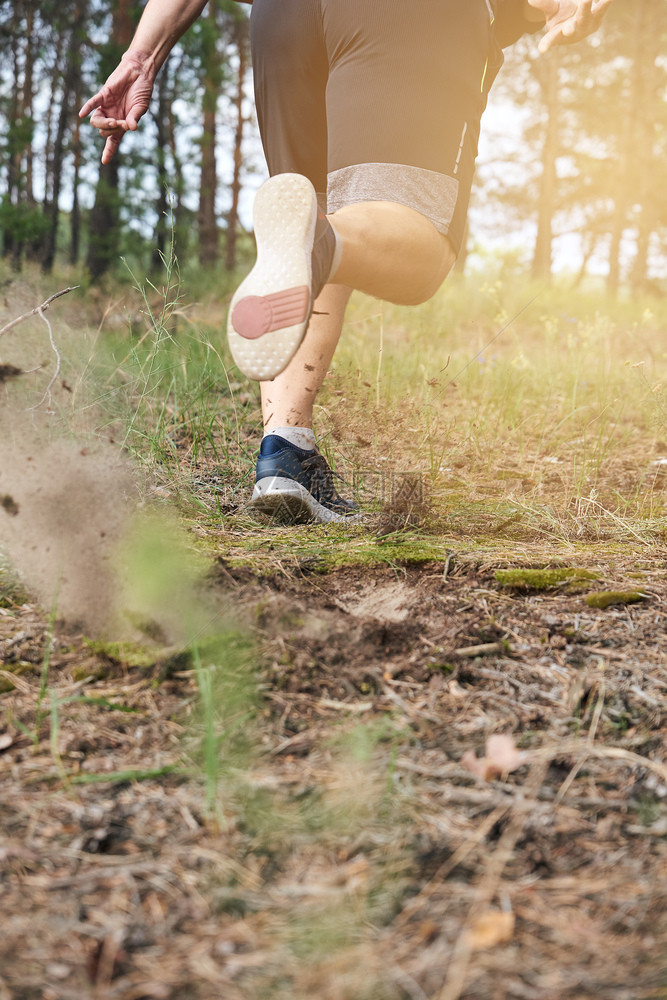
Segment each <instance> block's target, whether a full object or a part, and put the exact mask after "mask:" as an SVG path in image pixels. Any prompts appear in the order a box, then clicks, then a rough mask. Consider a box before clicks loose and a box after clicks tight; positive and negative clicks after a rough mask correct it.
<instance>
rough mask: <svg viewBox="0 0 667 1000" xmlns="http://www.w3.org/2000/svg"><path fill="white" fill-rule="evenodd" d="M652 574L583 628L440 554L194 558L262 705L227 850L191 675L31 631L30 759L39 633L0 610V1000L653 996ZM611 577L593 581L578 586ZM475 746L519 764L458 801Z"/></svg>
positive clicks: (665, 854)
mask: <svg viewBox="0 0 667 1000" xmlns="http://www.w3.org/2000/svg"><path fill="white" fill-rule="evenodd" d="M664 565H665V563H664V554H660V553H653V554H652V556H651V559H650V560H649V561H648V562H646V561H645V563H644V568H643V570H642V572H643V579H642V581H641V586H642V588H643V591H644V592H645V594H646V596H645V598H644V599H643V600H642V601H641V602H640V603H637V604H634V605H626V604H623V605H616V606H611V607H609V608H607V609H606V610H599V609H594V608H591V607H589V606H588V605H587V604H586V602H585V599H584V592H581V591H580V592H578V593H566V592H564V588H562V587H561V588H559V589H557V590H554V591H547V592H542V593H537V592H526V593H521V592H516V591H512V590H508V589H507V588H503V587H501V586H500V585H499V584H498V582H497V581H496V579H495V577H494V570H493V568H492V567H490V566H489V567H488V568H487V567H484V566H479V565H474V564H473V563H472V562H466V560H465V559H463V558H462V559H460V560H459V563H458V564H457V562H456V560H453V561H451V562H448V563H447V564H446V565H445V564H444V563H427V564H424V565H421V566H411V567H407V566H400V565H379V566H374V567H368V566H365V567H364V568H363V569H360V568H347V569H342V570H339V571H337V572H332V573H329V574H319V573H311V574H304V573H276V575H275V576H274V577H272V578H268V579H267V578H259V577H254V576H252V575H251V574H250V573H249V572H248V571H240V570H234V569H232V568H231V567H230V566H229V565H226V564H223V563H220V564H219V568H218V572H217V574H214V578H213V579H212V581H211V587H212V588H213V590H214V591H216V593H217V595H218V597H219V600H220V601H221V603H225V604H230V603H231V604H232V605H233V607H234V608H235V609H236V612H235V614H236V617H237V620H238V621H239V622H241V623H243V627H244V628H245V629H246V630H248V631H249V632H251V633H252V635H253V637H254V641H255V643H256V650H257V653H256V660H255V662H256V663H259V679H260V681H261V684H262V689H261V699H260V702H259V704H258V707H257V710H256V720H255V724H254V728H253V727H251V728H253V732H254V733H255V742H254V743H253V744H252V746H250V748H249V749H248V750H247V756H246V757H245V758H244V763H243V766H242V767H240V768H239V769H237V770H234V769H233V768H232V770H227V771H225V772H224V774H221V775H220V797H221V802H222V807H223V812H224V814H225V818H226V822H227V825H226V827H223V826H221V825H220V824H219V823H216V822H215V821H214V820H212V819H210V818H207V817H206V815H205V809H204V802H205V799H204V781H203V777H202V776H201V773H200V772H198V771H197V768H196V766H194V764H193V762H194V761H196V760H198V759H200V758H199V757H198V751H197V746H198V741H199V736H200V733H201V717H200V716H199V715H198V714H197V712H196V709H195V706H196V703H197V687H196V677H195V672H194V669H193V665H192V663H190V662H188V661H187V659H179V658H178V656H175V657H174V653H173V650H172V651H171V652H170V653H165V652H164V651H163V652H162V653H159V654H158V653H156V655H155V657H154V662H150V658H149V660H148V661H147V662H145V663H143V664H141V665H138V666H136V665H135V666H132V665H131V663H130V662H128V659H127V658H126V659H124V658H123V654H122V652H119V651H116V652H115V654H114V655H112V654H111V651H110V650H109V649H107V650H106V651H100V650H99V649H98V650H97V651H96V650H94V649H92V648H91V647H90V645H86V643H85V642H83V640H82V638H81V637H80V636H77V635H72V634H67V631H66V630H65V629H64V627H61V626H57V627H56V630H55V636H54V639H53V643H52V647H53V648H52V656H51V666H50V675H49V682H50V687H51V692H52V698H51V699H49V698H47V699H46V700H45V702H44V705H43V708H42V712H41V718H40V719H39V720H38V721H39V722H40V727H39V733H38V738H37V741H36V744H33V739H32V734H33V732H34V727H35V720H36V710H37V705H38V702H39V694H38V692H39V683H40V682H39V674H40V671H41V669H42V664H43V656H44V648H45V644H46V643H47V642H48V635H47V626H46V622H45V620H44V616H43V615H41V614H40V612H39V611H38V610H37V609H36V608H35V606H33V605H31V604H29V603H27V604H23V603H22V602H20V601H16V600H13V599H12V598H11V597H9V598H8V599H6V600H5V601H4V604H5V605H6V606H5V607H3V608H2V609H0V612H1V613H0V654H1V659H2V663H3V668H2V671H1V672H0V681H2V683H3V686H4V693H3V694H2V695H0V704H1V705H2V709H3V723H2V727H3V728H2V731H1V732H0V783H1V789H2V792H1V795H0V817H1V827H2V832H3V836H2V844H1V846H0V879H1V882H0V885H1V886H2V893H3V902H2V912H3V935H2V940H1V941H0V998H2V1000H4V998H11V1000H33V998H34V1000H37V998H41V1000H79V998H83V997H90V996H95V997H105V998H106V997H109V998H115V997H118V998H123V1000H130V998H134V1000H139V998H144V997H145V998H149V997H150V998H153V997H155V998H173V1000H186V998H201V1000H213V998H216V1000H217V998H220V997H224V998H225V1000H236V998H238V1000H260V998H267V1000H269V998H270V1000H274V998H275V1000H282V998H285V1000H287V998H290V1000H294V998H297V1000H299V998H302V997H303V998H305V997H313V996H317V997H318V1000H372V998H377V1000H380V998H382V1000H394V998H396V1000H399V998H401V1000H404V998H409V1000H424V998H429V1000H456V998H458V997H461V998H467V1000H473V998H475V1000H495V998H498V1000H501V998H503V1000H504V998H512V1000H514V998H516V1000H583V998H591V1000H592V998H595V1000H600V998H604V1000H645V998H655V1000H658V998H664V997H665V996H667V979H666V978H665V972H664V970H665V968H666V967H667V963H666V961H665V959H666V958H667V923H666V918H665V914H666V913H667V840H666V835H667V741H666V728H665V705H666V693H667V634H666V632H665V616H666V613H665V610H664V609H665V607H666V606H667V604H666V601H667V574H666V573H665V571H664V569H663V567H664ZM635 572H636V560H635V559H634V558H630V557H628V560H627V562H626V563H622V562H621V561H618V560H617V561H616V562H615V563H614V564H613V565H609V566H607V567H605V581H604V587H605V588H606V589H612V587H613V589H618V590H627V589H629V585H628V581H632V580H634V582H635V585H638V584H637V580H636V579H635V577H634V576H633V573H635ZM601 587H602V585H601V584H600V585H598V584H595V583H593V584H589V585H588V589H593V590H595V589H601ZM471 647H481V649H482V654H483V655H475V654H474V651H473V652H472V653H471V652H470V649H471ZM478 652H479V650H478ZM170 657H171V659H170ZM82 694H85V695H86V697H87V698H88V699H89V701H88V702H87V703H82V702H81V701H78V702H76V701H70V702H69V703H66V699H67V698H70V699H71V698H73V697H74V696H81V695H82ZM54 697H57V698H58V700H59V702H58V703H59V709H58V724H59V729H58V732H57V733H56V734H55V736H54V734H53V716H52V715H49V712H47V711H46V709H47V707H48V706H49V705H51V704H52V703H53V701H52V699H53V698H54ZM94 698H95V699H98V701H97V702H96V703H93V702H92V700H91V699H94ZM114 704H115V705H116V708H114V707H113V706H114ZM121 707H122V708H124V709H131V711H120V710H119V709H120V708H121ZM499 732H501V733H511V734H512V735H513V737H514V740H515V741H516V744H517V746H518V747H519V748H520V749H521V750H522V751H524V752H525V754H526V757H525V762H524V763H523V764H522V765H521V766H520V767H519V768H518V769H517V770H515V771H514V772H513V773H512V774H509V775H503V776H501V777H500V778H498V779H495V780H490V781H483V780H481V779H479V778H478V777H475V776H474V775H473V774H471V773H470V771H469V770H467V769H466V767H465V766H464V765H463V764H462V763H461V761H462V758H463V757H464V755H465V754H466V752H469V751H471V750H473V751H475V752H476V753H477V754H478V755H481V754H482V753H483V750H484V746H485V741H486V739H487V737H488V736H489V735H491V734H493V733H499ZM251 742H252V741H251ZM239 759H240V758H239ZM171 765H174V766H176V770H175V771H174V772H173V773H164V774H162V775H160V776H159V777H155V778H153V779H150V778H145V780H140V781H137V780H131V775H129V774H127V775H126V776H125V777H124V778H123V777H122V776H117V777H116V778H115V779H114V780H110V781H108V782H103V781H102V780H100V779H101V778H102V777H104V776H105V775H107V776H111V775H112V772H122V771H126V772H130V771H143V772H147V771H149V770H151V769H154V770H155V771H159V770H160V769H165V768H168V767H169V766H171ZM65 772H67V773H69V774H70V775H72V774H73V775H75V777H76V780H81V779H82V778H83V777H84V776H86V775H89V776H92V775H97V776H98V780H96V781H94V782H93V783H91V784H68V782H67V781H64V780H63V777H62V776H63V774H64V773H65Z"/></svg>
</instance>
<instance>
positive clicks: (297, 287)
mask: <svg viewBox="0 0 667 1000" xmlns="http://www.w3.org/2000/svg"><path fill="white" fill-rule="evenodd" d="M253 220H254V227H255V239H256V242H257V261H256V263H255V266H254V267H253V269H252V271H251V272H250V274H249V275H248V277H247V278H245V279H244V280H243V282H242V283H241V284H240V285H239V287H238V289H237V290H236V292H235V293H234V296H233V298H232V301H231V304H230V307H229V317H228V321H227V335H228V338H229V346H230V349H231V352H232V357H233V358H234V361H235V362H236V364H237V365H238V367H239V368H240V370H241V371H242V372H243V374H244V375H247V376H248V378H252V379H256V380H257V381H263V380H265V379H272V378H275V376H276V375H279V374H280V372H281V371H282V370H283V369H284V368H285V367H286V366H287V365H288V364H289V362H290V360H291V359H292V357H293V356H294V353H295V351H296V350H297V348H298V346H299V344H300V343H301V341H302V340H303V337H304V334H305V332H306V328H307V326H308V320H309V319H310V313H311V310H312V291H311V277H312V260H311V255H312V248H313V239H314V235H315V225H316V222H317V195H316V194H315V189H314V188H313V186H312V184H311V183H310V181H309V180H308V179H307V178H306V177H302V176H301V175H300V174H277V175H276V176H275V177H271V178H270V179H269V180H268V181H266V183H265V184H263V185H262V187H261V188H260V189H259V191H258V192H257V195H256V197H255V204H254V208H253Z"/></svg>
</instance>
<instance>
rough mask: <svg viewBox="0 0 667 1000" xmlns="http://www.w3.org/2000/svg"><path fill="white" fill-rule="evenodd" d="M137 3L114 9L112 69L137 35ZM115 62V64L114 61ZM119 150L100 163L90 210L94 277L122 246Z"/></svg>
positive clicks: (121, 0)
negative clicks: (134, 9) (108, 160)
mask: <svg viewBox="0 0 667 1000" xmlns="http://www.w3.org/2000/svg"><path fill="white" fill-rule="evenodd" d="M132 11H133V4H132V3H131V0H118V4H117V6H116V8H115V9H114V14H113V23H112V29H111V35H112V37H113V39H114V40H115V42H116V43H117V44H116V45H115V46H114V48H113V51H110V52H109V55H110V57H111V58H110V60H109V66H102V69H101V72H102V74H103V75H105V69H107V70H108V71H109V72H110V70H111V69H112V68H113V65H115V64H116V63H117V62H118V58H119V56H120V55H121V54H122V53H123V52H124V51H125V50H126V49H127V47H128V45H129V44H130V41H131V40H132V35H133V33H134V32H133V21H132ZM111 63H113V65H111ZM118 173H119V154H118V153H116V155H115V156H114V158H113V160H112V161H111V163H109V164H108V165H107V166H101V165H100V173H99V179H98V182H97V189H96V191H95V204H94V205H93V208H92V210H91V213H90V218H89V221H88V228H89V232H90V237H89V241H88V253H87V256H86V267H87V268H88V271H89V272H90V275H91V277H92V278H94V279H96V278H100V277H101V276H102V275H103V274H105V273H106V271H108V270H109V268H110V267H111V265H112V264H113V263H114V261H115V260H117V258H118V250H119V246H120V218H119V208H120V197H119V193H118Z"/></svg>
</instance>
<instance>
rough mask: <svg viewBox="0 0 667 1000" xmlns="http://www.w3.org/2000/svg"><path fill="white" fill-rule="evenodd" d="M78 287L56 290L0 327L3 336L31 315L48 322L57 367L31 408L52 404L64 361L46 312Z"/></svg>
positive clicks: (0, 334) (50, 341) (35, 408)
mask: <svg viewBox="0 0 667 1000" xmlns="http://www.w3.org/2000/svg"><path fill="white" fill-rule="evenodd" d="M78 287H79V286H78V285H72V286H70V287H69V288H62V289H61V290H60V291H59V292H56V293H55V294H54V295H50V296H49V298H48V299H45V300H44V302H42V303H41V305H39V306H35V308H34V309H31V310H30V312H27V313H23V315H22V316H17V318H16V319H13V320H11V322H10V323H6V324H5V325H4V326H3V327H2V329H0V337H1V336H2V335H3V333H8V332H9V330H12V329H13V328H14V327H15V326H18V325H19V323H22V322H23V321H24V320H26V319H30V317H31V316H39V317H40V319H42V320H43V321H44V322H45V323H46V327H47V329H48V331H49V343H50V344H51V350H52V351H53V353H54V354H55V356H56V368H55V371H54V373H53V375H52V376H51V379H50V380H49V384H48V385H47V387H46V389H45V390H44V395H43V396H42V398H41V399H40V401H39V402H38V403H35V405H34V406H31V407H29V409H31V410H37V409H39V407H40V406H41V405H42V404H43V403H45V402H48V405H49V406H50V405H51V402H52V396H51V389H52V388H53V386H54V385H55V383H56V380H57V378H58V376H59V374H60V365H61V362H62V359H61V356H60V351H59V350H58V345H57V344H56V342H55V339H54V336H53V329H52V327H51V324H50V323H49V321H48V319H47V318H46V316H45V315H44V313H45V312H46V310H47V309H48V308H49V306H50V305H51V303H52V302H53V301H54V300H55V299H59V298H60V297H61V296H62V295H67V293H68V292H73V291H74V290H75V289H77V288H78Z"/></svg>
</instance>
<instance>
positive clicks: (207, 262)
mask: <svg viewBox="0 0 667 1000" xmlns="http://www.w3.org/2000/svg"><path fill="white" fill-rule="evenodd" d="M202 31H203V39H202V42H203V53H202V55H203V64H204V96H203V99H202V112H203V119H204V121H203V125H204V131H203V134H202V140H201V175H200V180H199V210H198V213H197V223H198V231H199V263H200V264H201V266H202V267H210V266H212V265H213V264H215V263H216V262H217V260H218V253H219V231H218V222H217V218H216V214H215V203H216V196H217V190H218V170H217V162H216V148H215V147H216V139H217V135H216V117H217V110H218V97H219V95H220V84H221V78H222V74H221V72H220V65H219V56H218V52H217V44H216V43H217V38H218V26H217V11H216V5H215V3H211V4H209V7H208V14H207V17H206V19H205V21H204V24H203V26H202Z"/></svg>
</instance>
